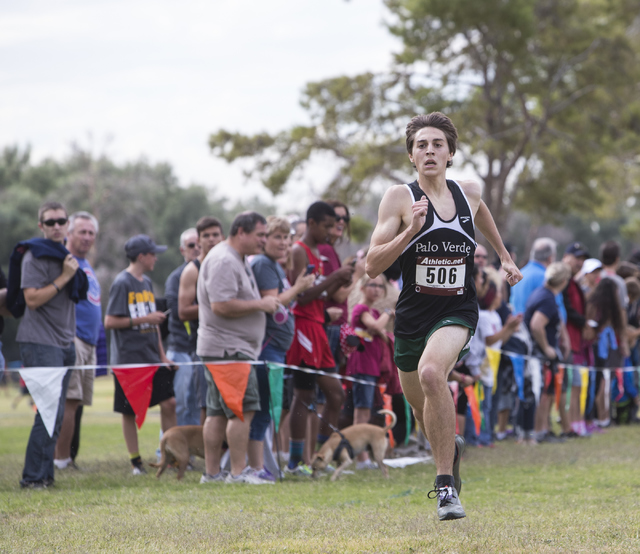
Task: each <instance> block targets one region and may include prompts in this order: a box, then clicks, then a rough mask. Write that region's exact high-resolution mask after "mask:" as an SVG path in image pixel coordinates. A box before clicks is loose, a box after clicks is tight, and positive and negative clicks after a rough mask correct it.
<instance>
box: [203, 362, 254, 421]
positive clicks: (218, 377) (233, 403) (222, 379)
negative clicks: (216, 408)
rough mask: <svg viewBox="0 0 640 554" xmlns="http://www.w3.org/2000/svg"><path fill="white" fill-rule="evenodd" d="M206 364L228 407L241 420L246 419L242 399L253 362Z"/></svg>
mask: <svg viewBox="0 0 640 554" xmlns="http://www.w3.org/2000/svg"><path fill="white" fill-rule="evenodd" d="M204 365H205V366H206V367H207V369H208V370H209V372H210V373H211V377H213V382H214V383H215V384H216V387H218V390H219V391H220V396H222V400H224V403H225V404H226V405H227V408H229V409H230V410H231V411H232V412H233V413H234V414H235V415H236V417H237V418H238V419H239V420H240V421H244V414H243V412H242V400H243V399H244V393H245V391H246V390H247V383H248V382H249V374H250V373H251V364H249V363H246V362H233V363H224V364H216V363H209V364H204Z"/></svg>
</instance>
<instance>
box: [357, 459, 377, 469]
mask: <svg viewBox="0 0 640 554" xmlns="http://www.w3.org/2000/svg"><path fill="white" fill-rule="evenodd" d="M356 469H378V464H376V463H375V462H374V461H373V460H365V461H364V462H358V463H357V464H356Z"/></svg>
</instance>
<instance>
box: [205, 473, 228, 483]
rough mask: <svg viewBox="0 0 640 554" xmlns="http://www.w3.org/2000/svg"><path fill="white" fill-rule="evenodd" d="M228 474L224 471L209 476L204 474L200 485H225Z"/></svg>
mask: <svg viewBox="0 0 640 554" xmlns="http://www.w3.org/2000/svg"><path fill="white" fill-rule="evenodd" d="M227 475H228V473H227V472H226V471H224V470H222V471H219V472H218V473H216V474H215V475H209V474H208V473H203V474H202V477H200V484H201V485H205V484H206V483H224V481H225V479H226V478H227Z"/></svg>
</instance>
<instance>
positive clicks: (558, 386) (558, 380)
mask: <svg viewBox="0 0 640 554" xmlns="http://www.w3.org/2000/svg"><path fill="white" fill-rule="evenodd" d="M555 380H556V382H555V389H556V390H555V392H556V410H558V412H559V411H560V395H561V394H562V381H563V380H564V366H563V365H558V372H557V373H556V374H555Z"/></svg>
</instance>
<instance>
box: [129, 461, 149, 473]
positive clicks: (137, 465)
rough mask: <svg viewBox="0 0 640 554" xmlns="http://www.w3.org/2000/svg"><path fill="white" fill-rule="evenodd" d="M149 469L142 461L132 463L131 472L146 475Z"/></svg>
mask: <svg viewBox="0 0 640 554" xmlns="http://www.w3.org/2000/svg"><path fill="white" fill-rule="evenodd" d="M146 473H147V470H146V469H145V468H144V466H143V465H142V462H138V463H135V464H134V463H132V464H131V474H132V475H146Z"/></svg>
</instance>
